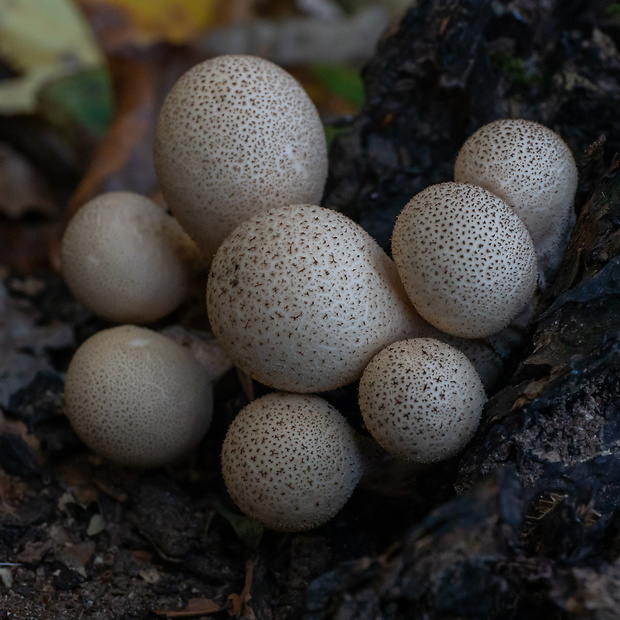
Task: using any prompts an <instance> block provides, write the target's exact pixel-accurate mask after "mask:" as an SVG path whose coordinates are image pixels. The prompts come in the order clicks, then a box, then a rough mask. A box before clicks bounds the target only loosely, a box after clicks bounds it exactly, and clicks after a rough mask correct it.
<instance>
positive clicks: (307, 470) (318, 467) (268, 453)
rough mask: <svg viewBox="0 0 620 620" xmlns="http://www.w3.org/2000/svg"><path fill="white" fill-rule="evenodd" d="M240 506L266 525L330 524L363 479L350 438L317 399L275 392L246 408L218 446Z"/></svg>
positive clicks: (281, 527)
mask: <svg viewBox="0 0 620 620" xmlns="http://www.w3.org/2000/svg"><path fill="white" fill-rule="evenodd" d="M222 473H223V476H224V482H225V483H226V487H227V489H228V492H229V493H230V495H231V497H232V498H233V500H234V501H235V503H236V504H237V506H239V508H240V509H241V510H242V511H243V512H244V513H245V514H247V515H249V516H250V517H253V518H254V519H257V520H258V521H260V522H261V523H263V524H264V525H265V526H267V527H268V528H271V529H274V530H283V531H300V530H307V529H310V528H313V527H317V526H319V525H322V524H323V523H325V522H326V521H328V520H329V519H331V518H332V517H333V516H334V515H335V514H336V513H337V512H338V511H339V510H340V509H341V508H342V506H343V505H344V504H345V503H346V501H347V500H348V499H349V497H350V496H351V493H353V490H354V488H355V486H356V485H357V483H358V481H359V479H360V477H361V474H362V457H361V455H360V453H359V451H358V448H357V444H356V440H355V434H354V432H353V430H352V429H351V427H350V426H349V425H348V424H347V422H346V420H345V419H344V418H343V417H342V415H341V414H340V413H339V412H338V411H337V410H336V409H335V408H334V407H333V406H332V405H330V404H329V403H328V402H327V401H325V400H323V399H322V398H319V397H318V396H310V395H302V394H286V393H281V392H276V393H272V394H268V395H266V396H263V397H262V398H259V399H257V400H255V401H253V402H252V403H250V404H249V405H248V406H247V407H245V408H244V409H243V410H242V411H241V412H240V413H239V414H238V415H237V417H236V418H235V419H234V420H233V422H232V424H231V425H230V427H229V429H228V433H227V435H226V439H225V440H224V445H223V447H222Z"/></svg>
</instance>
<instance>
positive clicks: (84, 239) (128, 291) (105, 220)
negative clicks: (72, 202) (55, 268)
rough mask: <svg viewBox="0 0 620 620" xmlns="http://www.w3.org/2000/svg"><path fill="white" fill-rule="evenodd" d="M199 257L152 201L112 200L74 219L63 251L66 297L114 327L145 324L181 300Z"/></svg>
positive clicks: (100, 200) (114, 196)
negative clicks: (68, 289)
mask: <svg viewBox="0 0 620 620" xmlns="http://www.w3.org/2000/svg"><path fill="white" fill-rule="evenodd" d="M195 252H196V249H195V246H194V244H193V242H192V241H191V239H189V237H188V236H187V235H186V234H185V232H183V230H182V229H181V227H180V226H179V224H178V223H177V222H176V221H175V220H174V218H172V217H171V216H170V215H168V214H167V213H166V212H165V211H164V210H163V209H161V208H160V207H158V206H157V205H156V204H155V203H154V202H153V201H152V200H149V199H148V198H146V197H145V196H141V195H139V194H135V193H133V192H109V193H106V194H101V195H100V196H97V197H96V198H93V199H92V200H90V201H89V202H87V203H86V204H84V205H83V206H82V207H81V208H80V209H79V210H78V211H77V212H76V214H75V215H74V216H73V217H72V218H71V221H70V222H69V225H68V226H67V229H66V231H65V233H64V235H63V238H62V245H61V261H62V263H61V265H62V267H61V269H62V275H63V278H64V280H65V282H66V283H67V285H68V287H69V288H70V289H71V292H72V293H73V294H74V295H75V297H76V299H78V300H79V301H80V302H81V303H83V304H84V305H85V306H86V307H87V308H89V309H90V310H91V311H92V312H93V313H95V314H96V315H97V316H99V317H101V318H103V319H105V320H107V321H111V322H112V323H147V322H150V321H155V320H157V319H159V318H161V317H163V316H165V315H166V314H168V313H170V312H172V311H173V310H175V309H176V308H177V307H178V306H179V305H180V304H181V302H182V301H183V300H184V299H185V297H186V295H187V291H188V286H189V280H190V278H191V272H192V267H191V261H192V256H193V255H194V254H195Z"/></svg>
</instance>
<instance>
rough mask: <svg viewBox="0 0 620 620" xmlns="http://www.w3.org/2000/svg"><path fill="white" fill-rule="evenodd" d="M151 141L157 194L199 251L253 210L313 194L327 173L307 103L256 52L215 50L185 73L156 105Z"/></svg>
mask: <svg viewBox="0 0 620 620" xmlns="http://www.w3.org/2000/svg"><path fill="white" fill-rule="evenodd" d="M154 149H155V150H154V156H155V168H156V172H157V178H158V179H159V183H160V185H161V188H162V191H163V193H164V196H165V197H166V202H167V203H168V205H169V206H170V209H171V210H172V212H173V214H174V215H175V217H176V218H177V219H178V220H179V222H180V224H181V226H183V228H184V229H185V230H186V231H187V232H188V234H189V235H191V236H192V238H194V240H195V241H196V242H197V244H198V245H199V246H200V247H201V249H202V250H203V251H204V252H205V254H206V255H207V256H208V257H210V256H212V255H213V254H214V253H215V251H216V250H217V247H218V246H219V244H220V243H221V242H222V240H223V239H224V238H225V237H226V235H228V233H230V232H231V231H232V230H233V229H234V228H235V226H237V224H239V223H240V222H242V221H243V220H244V219H246V218H247V217H249V216H250V215H253V214H254V213H257V212H259V211H261V210H264V209H269V208H271V207H276V206H280V205H287V204H297V203H305V202H307V203H312V204H314V203H317V202H319V200H320V199H321V196H322V194H323V188H324V185H325V179H326V178H327V146H326V141H325V133H324V129H323V125H322V123H321V119H320V118H319V115H318V113H317V111H316V108H315V107H314V104H313V103H312V101H311V100H310V98H309V97H308V95H307V94H306V93H305V91H304V90H303V88H302V87H301V86H300V84H299V83H298V82H297V81H296V80H295V79H294V78H293V77H292V76H291V75H290V74H289V73H287V72H286V71H285V70H284V69H281V68H280V67H278V66H277V65H275V64H274V63H272V62H270V61H268V60H264V59H262V58H258V57H255V56H245V55H225V56H218V57H215V58H212V59H210V60H207V61H205V62H202V63H200V64H198V65H196V66H195V67H193V68H192V69H190V70H189V71H188V72H187V73H185V74H184V75H183V76H182V77H181V78H180V79H179V81H178V82H177V83H176V84H175V86H174V87H173V89H172V90H171V92H170V93H169V94H168V97H167V98H166V101H165V103H164V105H163V107H162V109H161V112H160V114H159V117H158V121H157V128H156V134H155V147H154Z"/></svg>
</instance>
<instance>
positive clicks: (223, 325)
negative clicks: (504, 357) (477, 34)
mask: <svg viewBox="0 0 620 620" xmlns="http://www.w3.org/2000/svg"><path fill="white" fill-rule="evenodd" d="M154 155H155V167H156V173H157V176H158V180H159V182H160V186H161V189H162V192H163V195H164V197H165V200H166V203H167V207H168V208H169V210H170V212H171V213H172V215H170V214H169V213H168V212H167V211H166V210H165V209H163V208H161V207H160V206H158V205H156V204H155V203H154V202H152V201H151V200H149V199H148V198H146V197H143V196H139V195H137V194H133V193H130V192H113V193H108V194H103V195H100V196H99V197H97V198H95V199H93V200H92V201H90V202H88V203H87V204H85V205H83V206H82V207H81V209H80V210H79V211H78V212H77V213H76V214H75V216H74V217H73V218H72V220H71V221H70V223H69V225H68V227H67V229H66V232H65V235H64V238H63V242H62V255H61V258H62V273H63V276H64V278H65V280H66V282H67V284H68V286H69V287H70V289H71V290H72V292H73V293H74V295H75V297H76V298H77V299H78V300H80V301H81V302H82V303H83V304H84V305H85V306H86V307H88V308H89V309H90V310H91V311H92V312H93V313H95V314H96V315H98V316H100V317H102V318H103V319H105V320H107V321H109V322H111V323H115V324H118V325H117V326H115V327H110V328H108V329H104V330H102V331H100V332H98V333H96V334H95V335H94V336H92V337H90V338H89V339H87V340H86V341H85V342H84V343H83V344H82V345H81V346H80V347H79V349H78V350H77V352H76V354H75V356H74V358H73V359H72V361H71V363H70V366H69V368H68V371H67V376H66V387H65V395H66V412H67V415H68V417H69V419H70V421H71V424H72V425H73V427H74V428H75V430H76V432H77V434H78V435H79V436H80V438H81V439H82V440H83V441H84V442H85V443H86V444H87V445H88V446H89V447H90V448H91V449H92V450H93V451H95V452H97V453H99V454H101V455H103V456H104V457H106V458H108V459H110V460H112V461H115V462H117V463H120V464H122V465H127V466H131V467H138V468H147V467H157V466H160V465H164V464H167V463H173V462H175V461H178V460H179V459H182V458H183V456H184V455H187V454H188V453H189V452H191V450H192V449H194V448H195V447H196V446H197V445H198V443H199V442H200V440H201V438H202V437H203V435H204V433H205V432H206V431H207V429H208V427H209V424H210V421H211V417H212V411H213V402H212V400H213V396H212V387H211V386H212V382H213V379H214V377H215V376H216V375H217V371H216V370H214V369H213V368H211V367H209V364H208V363H205V361H204V360H203V359H201V358H200V357H199V356H196V355H195V354H194V353H193V352H192V350H191V349H190V348H188V347H187V346H184V345H183V343H180V342H178V341H175V340H174V339H172V338H170V337H167V336H165V335H163V334H161V333H158V332H155V331H154V330H152V329H148V328H145V327H141V326H139V325H142V324H145V323H150V322H153V321H156V320H158V319H160V318H162V317H164V316H165V315H167V314H169V313H170V312H172V311H173V310H175V309H176V308H177V307H178V306H179V305H180V304H181V303H182V302H183V301H184V300H185V299H186V296H187V294H188V290H189V287H190V282H191V281H192V279H194V278H195V276H196V273H199V272H200V269H201V266H202V268H203V270H204V269H205V265H206V266H210V268H209V273H208V278H207V314H208V319H209V322H210V327H211V329H212V331H213V334H214V335H215V338H216V340H217V343H218V344H219V346H220V347H221V349H222V350H223V351H224V352H225V354H226V356H228V358H229V359H230V360H231V361H232V363H234V364H235V366H237V368H238V369H239V370H240V371H242V372H243V373H246V374H247V375H249V377H251V378H252V379H255V380H257V381H259V382H261V383H263V384H265V385H266V386H269V387H270V388H273V389H274V390H275V391H273V392H271V393H268V394H267V395H265V396H262V397H260V398H258V399H256V400H254V401H252V402H251V403H250V404H249V405H247V406H246V407H245V408H244V409H243V410H242V411H241V412H240V413H239V414H238V416H237V417H236V418H235V419H234V421H233V422H232V424H231V425H230V427H229V430H228V433H227V435H226V438H225V440H224V444H223V448H222V454H221V462H222V471H223V477H224V481H225V484H226V486H227V488H228V491H229V493H230V495H231V497H232V498H233V500H234V501H235V502H236V504H237V505H238V506H239V508H240V509H241V510H242V511H243V512H245V513H246V514H247V515H249V516H250V517H252V518H255V519H257V520H258V521H260V522H261V523H263V524H264V525H265V526H267V527H269V528H273V529H277V530H284V531H296V530H304V529H308V528H312V527H316V526H318V525H321V524H322V523H324V522H325V521H327V520H328V519H330V518H331V517H332V516H333V515H334V514H335V513H336V512H337V511H338V510H339V509H340V508H341V507H342V506H343V505H344V504H345V502H346V501H347V500H348V498H349V497H350V495H351V493H352V492H353V490H354V488H355V486H356V485H357V483H358V482H359V480H360V478H361V476H362V475H363V473H364V466H365V463H366V462H367V460H368V459H367V456H366V455H365V453H364V450H363V448H362V445H363V444H364V442H362V441H361V440H360V437H359V436H358V434H357V433H356V432H355V431H354V430H353V429H352V427H351V426H350V425H349V423H348V422H347V421H346V420H345V418H344V417H343V415H342V414H341V413H339V412H338V411H337V410H336V409H335V408H334V407H333V406H332V405H331V404H329V403H328V402H327V400H325V399H324V398H322V397H321V396H319V395H317V393H321V392H326V391H328V390H333V389H335V388H338V387H341V386H344V385H347V384H350V383H353V382H355V381H357V380H359V407H360V410H361V414H362V417H363V420H364V424H365V426H366V428H367V430H368V431H369V433H370V434H371V435H372V437H373V438H374V440H376V442H377V443H378V444H379V445H380V446H381V447H382V448H383V449H384V450H385V451H387V452H388V453H391V454H393V455H395V457H396V458H398V459H403V460H404V461H408V462H419V463H433V462H436V461H440V460H442V459H446V458H449V457H451V456H453V455H455V454H456V453H458V452H459V451H460V450H462V449H463V447H464V446H465V445H466V444H467V443H468V442H469V441H470V439H471V438H472V436H473V435H474V433H475V430H476V428H477V426H478V423H479V420H480V416H481V413H482V409H483V405H484V403H485V400H486V396H485V387H484V385H485V383H487V384H488V383H489V382H490V381H491V380H492V379H491V377H492V376H493V374H494V372H495V371H496V366H497V364H498V361H497V354H496V352H495V351H494V349H493V338H494V337H495V336H496V334H498V333H501V331H502V330H503V329H504V328H506V327H507V326H508V325H509V324H510V323H511V321H514V320H515V318H517V317H518V315H519V314H520V313H521V315H523V313H524V309H525V308H527V306H528V304H529V303H530V301H531V298H532V296H533V294H534V292H535V290H536V287H537V284H538V286H543V285H544V283H545V282H546V281H548V279H549V277H550V276H551V275H552V274H553V272H554V270H555V269H556V268H557V266H558V262H559V257H560V256H561V253H562V251H563V248H564V246H565V243H566V240H567V238H568V235H569V233H570V228H571V226H572V223H573V200H574V195H575V191H576V185H577V171H576V166H575V162H574V159H573V156H572V154H571V152H570V150H569V148H568V147H567V146H566V144H565V143H564V142H563V140H562V139H561V138H560V137H559V136H558V135H557V134H555V133H554V132H553V131H551V130H550V129H548V128H546V127H544V126H542V125H540V124H537V123H534V122H531V121H525V120H498V121H495V122H492V123H490V124H488V125H486V126H484V127H482V128H480V129H479V130H478V131H476V132H475V133H474V134H473V135H472V136H471V137H470V138H469V139H468V140H467V141H466V142H465V144H464V145H463V147H462V149H461V151H460V152H459V154H458V157H457V159H456V166H455V181H454V182H446V183H441V184H438V185H433V186H430V187H428V188H427V189H425V190H424V191H422V192H420V193H419V194H417V195H416V196H414V197H413V198H412V199H411V201H410V202H409V203H408V204H407V205H405V207H404V208H403V210H402V212H401V213H400V215H399V217H398V219H397V222H396V225H395V228H394V231H393V237H392V254H393V260H392V259H391V258H389V257H388V255H387V254H386V253H385V252H384V251H383V250H382V249H381V248H380V247H379V245H378V244H377V243H376V241H375V240H374V239H373V238H371V237H370V236H369V234H368V233H367V232H366V231H365V230H363V229H362V228H361V227H360V226H359V225H358V224H356V223H355V222H353V221H352V220H350V219H348V218H347V217H345V216H344V215H343V214H341V213H339V212H337V211H334V210H331V209H326V208H322V207H320V206H317V205H318V203H319V201H320V200H321V197H322V193H323V189H324V184H325V180H326V176H327V148H326V142H325V137H324V130H323V126H322V123H321V120H320V118H319V116H318V113H317V111H316V109H315V108H314V106H313V104H312V102H311V101H310V99H309V98H308V96H307V95H306V93H305V92H304V90H303V89H302V87H301V86H300V85H299V84H298V83H297V82H296V81H295V80H294V79H293V78H292V77H291V76H290V75H289V74H288V73H287V72H286V71H284V70H283V69H281V68H279V67H278V66H276V65H274V64H273V63H271V62H269V61H266V60H263V59H260V58H256V57H251V56H241V55H235V56H221V57H217V58H214V59H211V60H208V61H206V62H203V63H201V64H199V65H197V66H195V67H193V68H192V69H190V70H189V71H188V72H187V73H186V74H185V75H183V76H182V77H181V78H180V80H179V81H178V82H177V83H176V85H175V86H174V87H173V89H172V91H171V92H170V93H169V95H168V97H167V99H166V101H165V103H164V105H163V108H162V110H161V112H160V115H159V118H158V123H157V128H156V137H155V150H154ZM525 314H527V311H526V310H525Z"/></svg>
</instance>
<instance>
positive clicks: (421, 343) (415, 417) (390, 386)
mask: <svg viewBox="0 0 620 620" xmlns="http://www.w3.org/2000/svg"><path fill="white" fill-rule="evenodd" d="M485 402H486V396H485V393H484V388H483V386H482V382H481V380H480V377H479V376H478V374H477V373H476V370H475V369H474V367H473V365H472V364H471V362H470V361H469V360H468V359H467V357H466V356H465V355H464V354H463V353H461V352H460V351H458V350H457V349H455V348H454V347H451V346H450V345H447V344H445V343H443V342H439V341H438V340H435V339H433V338H414V339H411V340H404V341H402V342H396V343H394V344H392V345H390V346H389V347H386V348H385V349H384V350H383V351H381V352H380V353H378V354H377V355H376V356H375V357H374V358H373V359H372V361H371V362H370V364H368V366H367V368H366V370H365V371H364V374H363V375H362V378H361V380H360V385H359V404H360V408H361V411H362V416H363V418H364V422H365V424H366V426H367V428H368V430H369V431H370V433H371V435H372V436H373V437H374V438H375V439H376V440H377V442H378V443H379V444H380V445H381V446H382V447H383V448H385V450H387V451H388V452H390V453H392V454H394V455H395V456H398V457H399V458H402V459H405V460H410V461H416V462H420V463H432V462H436V461H441V460H445V459H447V458H449V457H451V456H453V455H454V454H456V453H458V452H459V451H460V450H462V449H463V448H464V447H465V445H466V444H467V443H468V442H469V441H470V439H471V438H472V437H473V435H474V433H475V431H476V428H477V427H478V423H479V422H480V416H481V415H482V408H483V406H484V403H485Z"/></svg>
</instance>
